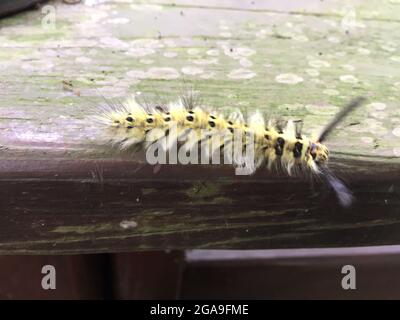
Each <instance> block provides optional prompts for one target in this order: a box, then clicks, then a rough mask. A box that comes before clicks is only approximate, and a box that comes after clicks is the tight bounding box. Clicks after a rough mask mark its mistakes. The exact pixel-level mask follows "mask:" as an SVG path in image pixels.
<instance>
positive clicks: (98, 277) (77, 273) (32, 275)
mask: <svg viewBox="0 0 400 320" xmlns="http://www.w3.org/2000/svg"><path fill="white" fill-rule="evenodd" d="M44 265H52V266H54V268H55V270H56V289H55V290H44V289H43V288H42V286H41V281H42V278H43V277H44V276H45V275H44V274H42V273H41V271H42V267H43V266H44ZM108 272H109V271H108V268H107V263H106V257H105V255H85V256H83V255H74V256H2V257H0V299H1V300H3V299H13V300H15V299H46V300H47V299H74V300H75V299H76V300H78V299H104V298H105V297H107V294H109V292H107V291H109V290H108V287H107V285H108V281H109V276H110V275H109V273H108Z"/></svg>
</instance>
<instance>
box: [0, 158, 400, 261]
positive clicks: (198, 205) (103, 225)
mask: <svg viewBox="0 0 400 320" xmlns="http://www.w3.org/2000/svg"><path fill="white" fill-rule="evenodd" d="M33 163H35V162H32V161H30V162H29V164H30V166H29V167H26V165H25V164H24V162H19V161H12V162H11V161H9V162H3V167H2V169H1V170H2V176H3V178H2V179H1V180H0V198H1V202H0V211H1V215H0V252H2V253H20V254H22V253H23V254H38V253H42V254H43V253H79V252H118V251H132V250H149V249H157V248H163V249H188V248H238V249H257V248H258V249H265V248H288V247H296V248H299V247H334V246H336V247H337V246H354V245H384V244H396V243H399V242H400V232H399V230H400V225H399V223H400V214H399V208H400V207H399V192H400V191H399V190H400V185H399V179H398V176H397V175H395V174H393V172H394V170H398V169H397V168H396V167H395V166H393V167H388V166H377V167H376V168H375V171H374V172H373V173H372V177H371V174H369V173H368V168H369V164H368V165H367V166H365V164H363V163H358V164H357V166H354V165H353V167H356V168H357V169H358V170H359V172H353V173H351V172H347V173H346V175H345V176H346V178H347V180H348V181H349V182H350V183H349V187H350V189H351V190H353V192H354V196H355V198H356V201H355V203H354V205H353V207H351V208H350V209H343V208H341V207H340V206H339V204H338V202H337V200H336V198H335V195H334V194H332V192H331V191H330V190H327V189H325V188H324V186H323V185H320V184H315V185H314V190H313V188H311V185H310V183H309V182H307V181H303V180H296V179H290V178H282V177H276V178H271V177H270V176H269V175H268V174H267V173H259V174H257V175H254V176H246V177H237V176H235V175H234V174H233V170H232V169H231V168H228V167H223V166H221V167H216V166H212V167H210V168H209V167H205V168H204V167H201V166H192V167H191V166H165V167H162V168H161V170H159V171H158V172H156V173H154V171H153V170H154V168H153V167H150V166H142V165H140V164H135V163H133V162H130V161H127V162H117V163H113V162H107V161H105V162H97V164H96V166H94V164H93V162H90V161H89V162H83V161H70V162H57V161H50V160H48V161H47V162H45V161H37V162H36V166H33V165H32V164H33ZM342 165H343V167H336V168H335V169H336V171H339V172H341V171H343V172H345V170H346V165H347V163H346V162H345V161H343V162H342ZM363 165H364V167H363ZM21 168H22V170H21V171H20V169H21ZM27 168H29V171H28V173H27V172H26V170H27ZM99 168H101V169H99ZM96 172H97V173H99V172H102V173H101V174H100V175H99V174H96ZM377 172H379V177H376V176H375V174H376V173H377ZM360 173H363V174H360ZM289 182H290V183H289Z"/></svg>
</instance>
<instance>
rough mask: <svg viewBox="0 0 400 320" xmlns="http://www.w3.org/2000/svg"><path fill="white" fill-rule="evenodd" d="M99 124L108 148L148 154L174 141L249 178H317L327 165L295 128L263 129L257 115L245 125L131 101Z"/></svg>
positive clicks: (195, 109) (179, 107) (323, 151)
mask: <svg viewBox="0 0 400 320" xmlns="http://www.w3.org/2000/svg"><path fill="white" fill-rule="evenodd" d="M99 118H100V119H101V121H102V123H103V124H104V123H105V124H107V125H108V127H109V131H110V140H111V141H112V143H114V144H117V145H119V146H120V148H121V149H128V148H130V147H133V146H140V147H142V148H143V149H145V150H147V148H148V147H149V146H150V145H151V144H153V143H155V142H156V141H159V142H160V141H161V145H162V146H163V149H164V150H165V151H167V150H169V149H170V148H171V147H172V144H173V142H174V141H178V143H179V144H180V145H181V147H182V148H183V150H184V151H185V152H189V151H190V150H193V148H196V147H199V146H201V147H202V148H201V149H202V151H203V154H202V155H203V156H204V158H206V159H208V160H211V159H213V160H215V159H218V156H215V154H216V153H219V155H220V156H221V157H224V160H225V161H224V163H231V164H233V165H234V166H236V167H242V168H246V169H247V170H248V173H253V172H254V171H255V170H257V169H258V168H259V167H261V166H266V167H267V168H268V169H273V168H274V167H275V166H279V167H283V168H285V170H286V171H287V173H288V174H289V175H291V174H292V173H293V172H297V171H304V169H309V170H311V171H312V172H315V173H317V172H318V167H317V165H316V163H317V162H318V163H319V164H322V163H325V162H326V161H327V160H328V149H327V148H326V147H325V146H324V145H322V144H320V143H318V142H316V141H311V140H310V139H308V138H307V137H306V136H304V135H302V134H301V130H299V122H293V121H288V122H287V124H286V125H285V127H283V126H282V124H279V123H278V122H277V121H275V122H274V121H271V120H270V121H268V124H266V123H265V120H264V117H263V115H262V114H261V113H260V112H254V113H253V114H252V115H251V116H250V117H249V119H248V122H247V123H246V122H244V120H243V116H242V115H241V114H239V113H238V112H235V113H234V114H231V115H229V116H228V117H225V116H223V115H222V114H220V113H219V112H216V111H211V110H207V109H206V108H202V107H201V106H191V108H188V106H185V105H184V102H183V101H182V100H179V101H177V102H175V103H170V104H168V105H166V106H152V107H144V106H142V105H140V104H139V103H137V101H136V100H135V99H134V98H131V99H129V100H127V101H126V102H125V103H124V104H122V105H121V106H119V107H114V106H113V108H112V109H111V110H109V111H105V112H104V113H103V114H101V115H100V116H99ZM250 150H251V152H250ZM229 161H230V162H229ZM199 163H200V162H199ZM201 163H203V162H201ZM208 163H209V162H208ZM213 163H215V162H213ZM294 169H295V170H294Z"/></svg>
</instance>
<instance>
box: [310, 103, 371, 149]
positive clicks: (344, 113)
mask: <svg viewBox="0 0 400 320" xmlns="http://www.w3.org/2000/svg"><path fill="white" fill-rule="evenodd" d="M366 100H367V99H366V98H365V97H357V98H355V99H353V100H351V101H350V103H349V104H347V105H346V106H345V107H344V108H343V109H342V110H341V111H340V112H338V114H337V115H336V116H335V117H334V118H333V119H332V120H331V121H330V122H329V123H328V124H327V125H326V126H325V128H324V129H323V130H322V132H321V133H320V135H319V137H318V139H317V141H318V142H323V141H324V140H326V138H327V137H328V136H329V134H330V133H331V132H332V130H333V129H334V128H335V127H336V126H337V125H338V123H339V122H341V121H342V120H343V119H344V118H345V117H346V116H347V115H348V114H349V113H350V112H351V111H352V110H354V109H355V108H357V107H359V106H360V105H362V104H363V103H364V102H365V101H366Z"/></svg>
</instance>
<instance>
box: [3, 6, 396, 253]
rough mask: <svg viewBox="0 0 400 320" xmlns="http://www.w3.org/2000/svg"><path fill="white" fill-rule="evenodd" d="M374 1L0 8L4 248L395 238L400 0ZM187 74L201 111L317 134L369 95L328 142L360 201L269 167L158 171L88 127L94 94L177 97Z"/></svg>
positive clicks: (335, 164) (266, 244) (343, 242)
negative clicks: (236, 111)
mask: <svg viewBox="0 0 400 320" xmlns="http://www.w3.org/2000/svg"><path fill="white" fill-rule="evenodd" d="M379 3H380V5H379V6H377V5H376V4H377V2H376V1H369V2H365V1H362V2H361V1H352V2H351V6H349V2H348V1H346V2H344V1H343V2H340V1H333V2H331V1H330V2H320V1H307V3H306V4H304V3H302V2H297V1H296V2H289V1H283V2H272V1H265V2H258V1H255V2H253V1H252V2H250V1H249V2H240V3H239V2H236V1H224V2H221V3H220V2H218V3H217V4H215V3H213V2H211V1H204V2H202V3H201V4H198V3H197V2H196V4H194V3H193V2H191V1H179V2H176V3H171V2H169V1H159V2H151V3H147V4H142V3H139V2H132V3H126V1H107V2H105V3H101V4H96V5H93V6H89V5H84V4H79V5H74V6H71V5H65V4H62V3H60V2H51V3H50V4H51V5H54V6H55V9H56V11H55V13H56V16H55V17H56V20H55V22H56V25H55V28H49V27H48V26H47V27H46V26H43V25H42V18H43V17H44V14H42V13H41V11H32V12H28V13H24V14H22V15H18V16H14V17H10V18H7V19H3V20H1V21H0V145H4V146H6V147H7V149H5V150H1V152H0V185H1V189H0V198H1V199H2V201H1V204H0V234H1V235H0V252H1V253H77V252H106V251H128V250H134V249H135V250H144V249H160V248H161V249H164V248H178V249H182V248H183V249H185V248H195V247H196V248H198V247H201V248H240V249H242V248H272V247H280V248H282V247H310V246H318V247H323V246H330V247H331V246H349V245H382V244H398V243H399V240H400V239H399V238H400V236H399V234H400V232H399V230H400V228H399V226H398V222H399V220H398V216H399V209H398V208H399V190H400V189H399V188H400V186H399V182H398V173H399V169H400V158H399V156H400V139H399V136H400V111H399V110H400V109H399V104H398V97H399V92H400V76H399V72H398V70H399V67H400V62H399V61H400V54H399V43H400V34H398V33H396V32H393V30H396V29H397V28H398V24H399V22H400V19H399V17H398V15H397V12H398V11H396V10H394V9H395V8H397V7H398V6H399V4H398V3H397V2H396V1H385V2H383V3H382V2H379ZM186 80H188V81H189V82H190V83H194V85H195V87H196V89H198V90H200V91H201V92H202V94H203V102H204V103H205V104H207V105H213V106H215V107H216V108H223V107H226V106H229V107H237V108H240V109H241V110H242V111H243V112H245V113H246V112H247V111H251V110H254V109H256V108H257V109H261V110H263V111H266V112H267V113H268V114H269V115H272V116H283V117H285V118H289V117H290V118H303V119H304V120H305V129H306V133H308V134H311V133H312V132H314V131H316V130H317V129H318V128H320V127H321V126H322V125H323V124H324V123H325V122H326V121H328V119H329V118H330V117H331V116H332V115H333V114H334V113H335V112H337V111H338V110H339V108H340V106H341V105H343V104H344V103H346V102H347V101H348V100H349V99H350V98H351V97H353V96H356V95H365V96H367V97H368V98H369V104H368V105H367V106H366V107H364V108H362V109H360V110H357V111H356V112H354V114H352V115H351V116H350V117H349V119H348V120H347V121H346V122H345V123H344V124H343V125H341V126H340V128H339V130H337V131H336V132H335V134H334V135H333V136H332V139H331V140H330V141H329V143H328V144H329V147H330V148H331V150H332V154H333V159H332V162H331V166H332V168H333V169H334V171H335V172H336V173H337V174H338V175H340V176H341V177H343V178H344V179H345V180H347V182H348V184H349V186H350V188H351V189H352V190H353V191H354V193H355V196H356V198H357V202H356V203H355V205H354V207H352V208H351V209H350V210H343V209H341V208H339V207H338V205H337V202H336V200H335V198H334V196H333V195H332V194H331V193H330V192H328V191H325V190H323V189H321V186H319V185H317V186H316V187H315V189H316V190H317V191H316V192H313V191H312V190H311V188H310V184H309V183H308V182H307V181H299V180H296V179H292V180H289V179H287V178H281V177H276V176H271V175H267V174H266V173H265V172H260V173H259V174H257V175H256V176H252V177H236V176H234V175H233V170H232V169H230V168H227V167H218V166H217V167H215V166H211V167H209V168H204V167H192V166H190V167H174V166H170V167H163V168H162V169H161V171H160V172H159V173H155V172H154V171H153V168H150V167H148V166H145V167H142V164H143V160H142V159H141V158H140V157H137V158H135V159H132V158H131V156H130V155H127V154H119V153H118V152H116V151H115V150H113V149H112V148H109V147H107V146H106V145H105V141H104V139H103V138H102V136H101V132H100V131H99V129H98V128H97V127H96V126H95V125H94V124H93V123H92V122H91V121H90V118H89V116H90V115H91V114H92V113H93V105H94V104H96V103H98V102H100V101H101V99H100V98H99V94H98V92H97V91H96V90H99V92H100V93H102V94H104V95H105V96H107V97H108V96H109V97H117V98H121V97H124V96H127V95H128V94H129V93H133V92H138V91H140V92H144V93H145V92H147V93H148V94H149V96H150V97H149V99H152V98H153V99H155V98H160V97H161V99H162V100H163V101H168V100H170V99H173V98H175V97H176V96H177V95H178V94H180V93H181V92H182V90H183V89H182V88H183V87H184V86H185V84H184V83H183V82H184V81H186ZM63 81H67V82H72V85H73V88H72V91H71V90H70V89H71V88H70V87H68V86H67V87H65V85H63ZM289 182H290V183H289Z"/></svg>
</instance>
